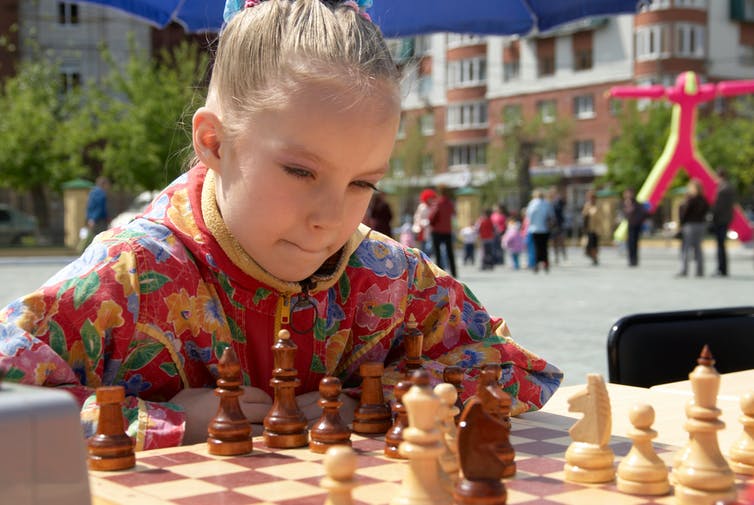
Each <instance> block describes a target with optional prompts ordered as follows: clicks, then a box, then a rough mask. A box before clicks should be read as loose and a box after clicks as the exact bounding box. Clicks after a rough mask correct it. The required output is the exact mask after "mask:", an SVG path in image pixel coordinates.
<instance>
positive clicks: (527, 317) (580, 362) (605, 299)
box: [0, 240, 754, 384]
mask: <svg viewBox="0 0 754 505" xmlns="http://www.w3.org/2000/svg"><path fill="white" fill-rule="evenodd" d="M639 255H640V265H639V267H638V268H629V267H628V266H627V261H626V258H625V256H623V255H621V253H620V250H619V249H618V248H617V247H603V248H601V253H600V262H601V264H600V265H599V266H597V267H594V266H591V264H590V261H589V260H588V259H587V258H586V257H585V256H584V254H583V252H582V250H581V249H580V248H577V247H569V248H568V259H567V260H566V261H564V262H562V263H561V264H560V265H553V266H552V268H551V270H550V273H549V274H545V273H544V272H541V271H540V273H538V274H534V273H532V272H530V271H526V270H521V271H513V270H511V269H510V266H509V264H507V265H506V266H505V267H504V268H501V267H497V268H496V269H495V270H493V271H484V272H482V271H480V270H478V266H477V267H471V266H463V265H461V264H460V263H459V265H458V267H459V277H460V279H461V280H462V281H463V282H465V283H467V284H468V285H469V287H470V288H471V289H472V290H473V291H474V293H475V294H476V296H477V297H478V298H479V299H480V300H481V301H482V303H484V304H485V306H486V307H487V309H488V310H489V311H490V312H491V313H493V314H495V315H498V316H501V317H504V318H505V319H506V320H507V321H508V324H509V326H510V328H511V332H512V333H513V336H514V338H515V339H516V341H518V342H519V343H520V344H521V345H523V346H524V347H526V348H528V349H530V350H532V351H534V352H536V353H538V354H540V355H542V356H543V357H545V358H547V359H548V360H549V361H551V362H553V363H554V364H556V365H558V366H559V367H561V368H562V369H563V370H564V372H565V374H566V378H565V384H580V383H583V382H584V378H585V375H586V374H587V373H589V372H597V373H601V374H603V375H604V376H605V378H606V379H607V351H606V348H607V347H606V346H607V334H608V331H609V330H610V327H611V326H612V324H613V323H614V322H615V321H616V320H617V319H619V318H620V317H622V316H624V315H628V314H632V313H637V312H655V311H665V310H686V309H697V308H711V307H726V306H741V305H754V250H753V249H751V248H744V247H742V246H741V245H739V244H737V243H731V245H730V261H731V266H730V271H731V276H730V277H728V278H713V277H704V278H695V277H688V278H683V279H677V278H675V277H674V274H675V273H676V272H677V271H678V269H679V258H678V246H677V242H675V241H664V240H643V241H642V243H641V246H640V253H639ZM457 257H458V256H457ZM71 259H72V258H71V257H70V256H65V255H58V256H56V255H48V256H27V257H14V256H7V255H6V257H2V255H0V286H2V291H0V306H4V305H6V304H7V303H9V302H10V301H12V300H14V299H15V298H16V297H18V296H21V295H23V294H25V293H27V292H29V291H31V290H32V289H34V288H36V287H38V286H39V285H40V284H41V283H42V282H44V281H45V280H46V279H47V278H48V277H49V276H51V275H52V274H53V273H55V272H56V271H57V270H59V269H60V268H62V267H63V266H64V265H65V264H67V263H68V262H69V261H70V260H71ZM522 259H525V257H524V258H522ZM705 259H706V267H707V272H708V273H711V272H712V271H713V270H714V265H715V261H714V250H713V249H712V248H711V247H710V244H707V245H706V248H705ZM692 271H693V270H692Z"/></svg>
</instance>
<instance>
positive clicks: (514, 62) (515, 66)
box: [503, 40, 521, 82]
mask: <svg viewBox="0 0 754 505" xmlns="http://www.w3.org/2000/svg"><path fill="white" fill-rule="evenodd" d="M520 73H521V53H520V47H519V41H518V40H514V41H512V42H510V43H509V44H507V45H506V46H505V47H504V48H503V81H504V82H507V81H512V80H514V79H518V77H519V75H520Z"/></svg>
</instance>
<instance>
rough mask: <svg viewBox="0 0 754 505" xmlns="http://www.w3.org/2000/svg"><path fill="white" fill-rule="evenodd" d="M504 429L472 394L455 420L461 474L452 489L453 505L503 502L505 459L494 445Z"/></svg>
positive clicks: (504, 434)
mask: <svg viewBox="0 0 754 505" xmlns="http://www.w3.org/2000/svg"><path fill="white" fill-rule="evenodd" d="M507 438H508V433H507V431H506V430H505V428H504V427H503V425H502V423H501V422H500V420H499V419H496V418H495V417H493V416H491V415H490V414H489V413H487V411H486V410H485V409H484V408H483V407H482V403H481V402H480V400H479V399H478V398H475V397H472V398H470V399H469V400H468V401H467V402H466V407H464V409H463V414H461V422H460V423H458V453H459V459H460V463H461V475H462V476H461V478H460V479H459V481H458V484H457V485H456V487H455V490H454V492H453V498H454V499H455V503H456V504H457V505H480V504H483V505H505V503H506V500H507V498H508V492H507V490H506V489H505V485H504V484H503V480H502V479H503V472H504V470H505V467H506V465H505V463H504V462H503V461H501V460H500V457H499V456H500V455H499V453H498V450H497V448H498V447H499V446H500V445H501V444H502V445H505V444H506V443H507V441H506V440H505V439H507Z"/></svg>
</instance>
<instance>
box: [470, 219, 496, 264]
mask: <svg viewBox="0 0 754 505" xmlns="http://www.w3.org/2000/svg"><path fill="white" fill-rule="evenodd" d="M491 216H492V209H484V211H483V212H482V215H480V216H479V218H478V219H477V221H476V224H475V226H474V227H475V228H476V231H477V234H478V235H479V241H480V242H481V243H482V266H481V269H482V270H492V269H493V268H495V250H494V247H493V243H494V242H495V225H494V224H492V218H491Z"/></svg>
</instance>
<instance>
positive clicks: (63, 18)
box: [58, 2, 79, 25]
mask: <svg viewBox="0 0 754 505" xmlns="http://www.w3.org/2000/svg"><path fill="white" fill-rule="evenodd" d="M78 23H79V6H78V4H76V3H71V2H58V24H61V25H77V24H78Z"/></svg>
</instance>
